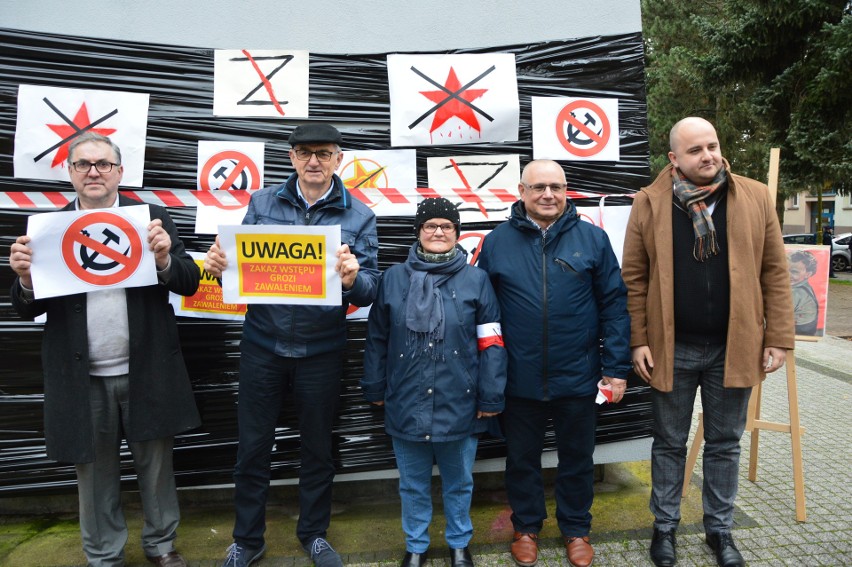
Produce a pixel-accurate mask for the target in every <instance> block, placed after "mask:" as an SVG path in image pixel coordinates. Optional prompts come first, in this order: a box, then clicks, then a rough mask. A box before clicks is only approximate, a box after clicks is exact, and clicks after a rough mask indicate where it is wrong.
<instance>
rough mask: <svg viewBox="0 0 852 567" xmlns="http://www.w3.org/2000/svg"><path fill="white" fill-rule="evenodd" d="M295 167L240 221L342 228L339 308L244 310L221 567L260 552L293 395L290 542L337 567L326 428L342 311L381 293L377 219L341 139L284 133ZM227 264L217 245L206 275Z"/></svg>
mask: <svg viewBox="0 0 852 567" xmlns="http://www.w3.org/2000/svg"><path fill="white" fill-rule="evenodd" d="M289 141H290V146H291V149H290V160H291V161H292V163H293V166H294V167H295V169H296V173H295V174H294V175H292V176H291V177H290V178H289V179H288V180H287V181H286V182H285V183H282V184H279V185H273V186H271V187H266V188H264V189H261V190H260V191H258V192H257V193H255V194H253V195H252V197H251V201H250V202H249V206H248V211H247V212H246V216H245V218H244V219H243V224H245V225H252V224H283V225H305V226H311V225H323V226H328V225H339V226H340V237H341V240H342V245H341V246H340V248H339V249H338V250H337V265H336V270H337V272H338V273H339V274H340V279H341V283H342V286H343V302H342V304H341V305H325V306H316V305H280V304H275V305H264V304H252V305H249V308H248V311H247V313H246V320H245V323H244V325H243V339H242V342H241V343H240V354H241V356H240V389H239V405H238V409H237V419H238V424H239V448H238V450H237V464H236V467H235V469H234V484H235V486H236V491H235V496H234V499H235V502H234V504H235V508H236V522H235V523H234V534H233V535H234V543H233V545H231V547H230V548H229V549H228V557H227V558H226V559H225V562H224V564H223V566H224V567H245V566H247V565H250V564H251V563H253V562H254V561H256V560H257V559H259V558H260V557H261V556H262V555H263V553H264V551H265V550H266V543H265V540H264V535H263V534H264V531H265V530H266V498H267V494H268V492H269V479H270V474H271V471H270V462H271V452H272V447H273V444H274V442H275V426H276V422H277V419H278V414H279V412H280V409H281V403H282V401H283V400H284V399H287V398H292V399H293V402H294V403H295V406H296V411H297V413H298V415H299V441H300V443H301V450H300V454H301V467H300V468H299V521H298V524H297V526H296V536H297V537H298V538H299V541H300V542H301V543H302V546H303V547H304V549H305V551H307V552H308V553H309V554H310V556H311V559H313V561H314V563H315V564H316V565H317V567H339V566H341V565H342V562H341V559H340V556H339V554H338V553H337V552H336V551H335V550H334V549H333V548H332V547H331V545H329V543H328V542H327V541H326V539H325V538H326V531H327V530H328V526H329V523H330V521H331V485H332V480H333V479H334V460H333V456H332V424H333V420H334V414H335V411H336V408H337V402H338V398H339V396H340V379H341V377H342V375H343V354H344V349H345V347H346V309H347V307H348V306H349V304H350V303H352V304H353V305H357V306H359V307H365V306H367V305H370V304H371V303H372V302H373V299H374V298H375V297H376V290H377V288H378V280H379V271H378V259H377V254H378V248H379V243H378V238H377V236H376V217H375V215H374V214H373V212H372V211H371V210H370V209H369V208H368V207H367V206H366V205H365V204H364V203H362V202H361V201H359V200H357V199H354V198H353V197H352V195H351V194H350V193H349V191H348V190H347V189H346V188H345V187H344V186H343V181H342V180H341V179H340V177H338V176H337V175H336V174H335V173H334V172H335V170H336V169H337V167H338V166H339V165H340V163H341V161H342V160H343V154H342V152H341V151H340V143H341V135H340V132H339V131H338V130H337V129H336V128H335V127H334V126H331V125H329V124H307V125H304V126H299V127H297V128H296V129H295V130H294V131H293V133H292V134H291V135H290V139H289ZM227 265H228V262H227V260H226V258H225V255H224V253H223V251H222V249H221V247H220V246H219V242H218V239H217V241H216V243H215V244H214V245H213V246H212V247H211V248H210V250H209V251H208V253H207V257H206V259H205V262H204V268H205V269H206V270H207V271H208V272H209V273H210V274H212V275H213V276H214V277H219V276H220V275H221V273H222V270H224V269H226V268H227Z"/></svg>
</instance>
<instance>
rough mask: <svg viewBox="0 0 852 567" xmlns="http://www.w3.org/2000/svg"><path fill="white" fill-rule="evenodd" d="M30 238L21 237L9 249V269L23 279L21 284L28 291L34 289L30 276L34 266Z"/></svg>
mask: <svg viewBox="0 0 852 567" xmlns="http://www.w3.org/2000/svg"><path fill="white" fill-rule="evenodd" d="M30 240H31V239H30V237H29V236H27V235H24V236H19V237H18V238H17V239H16V240H15V242H14V243H13V244H12V246H11V248H10V249H9V267H11V268H12V270H14V271H15V273H16V274H18V277H19V278H21V283H22V284H23V285H24V287H26V288H27V289H32V288H33V279H32V276H31V275H30V266H31V265H32V258H33V249H32V248H30V247H29V243H30Z"/></svg>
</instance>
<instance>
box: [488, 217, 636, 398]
mask: <svg viewBox="0 0 852 567" xmlns="http://www.w3.org/2000/svg"><path fill="white" fill-rule="evenodd" d="M479 267H481V268H482V269H484V270H485V271H486V272H488V274H489V276H490V277H491V283H492V284H493V285H494V290H495V291H496V293H497V297H498V299H499V301H500V310H501V314H502V324H503V325H502V327H503V339H504V341H505V344H506V349H507V351H508V353H509V375H508V384H507V387H506V395H508V396H514V397H520V398H528V399H534V400H550V399H557V398H563V397H579V396H592V395H595V393H596V392H597V382H598V380H600V379H601V376H602V375H603V376H609V377H612V378H623V379H626V378H627V374H628V372H629V371H630V317H629V315H628V313H627V289H626V288H625V286H624V282H623V281H622V279H621V270H620V269H619V266H618V259H617V258H616V257H615V253H614V252H613V251H612V247H611V246H610V243H609V238H608V237H607V235H606V233H605V232H604V231H603V230H602V229H600V228H598V227H596V226H594V225H592V224H590V223H587V222H585V221H581V220H580V219H579V217H578V216H577V209H576V208H575V207H574V205H573V203H571V201H570V200H569V201H568V204H567V208H566V210H565V214H563V215H562V217H560V218H559V220H557V221H556V222H555V223H554V224H553V225H552V226H551V227H550V229H549V230H548V231H547V236H546V237H543V236H542V233H541V230H540V229H539V228H538V226H537V225H535V224H534V223H532V222H531V221H530V220H529V219H528V218H527V215H526V210H525V208H524V206H523V202H522V201H518V202H517V203H515V204H514V205H513V207H512V215H511V217H510V219H509V220H508V221H506V222H504V223H503V224H501V225H500V226H498V227H497V228H496V229H494V230H493V231H492V232H491V233H490V234H488V236H486V237H485V241H484V242H483V245H482V251H481V252H480V255H479Z"/></svg>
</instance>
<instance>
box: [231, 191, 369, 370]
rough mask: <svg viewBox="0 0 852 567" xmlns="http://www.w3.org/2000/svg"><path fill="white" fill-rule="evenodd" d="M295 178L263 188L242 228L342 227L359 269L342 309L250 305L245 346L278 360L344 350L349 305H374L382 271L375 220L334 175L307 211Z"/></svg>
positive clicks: (246, 323)
mask: <svg viewBox="0 0 852 567" xmlns="http://www.w3.org/2000/svg"><path fill="white" fill-rule="evenodd" d="M296 177H297V176H296V174H293V175H291V176H290V178H289V179H288V180H287V181H286V182H285V183H283V184H279V185H273V186H271V187H265V188H263V189H261V190H260V191H258V192H257V193H255V194H253V195H252V196H251V200H250V201H249V206H248V211H247V212H246V216H245V218H244V219H243V224H246V225H248V224H279V225H322V226H329V225H340V239H341V241H342V243H343V244H348V245H349V250H350V251H351V252H352V253H353V254H355V256H356V257H357V258H358V263H359V264H360V265H361V267H360V269H359V270H358V277H356V278H355V284H354V285H353V286H352V289H350V290H348V291H347V290H344V291H343V303H342V304H341V305H334V306H328V305H278V304H275V305H272V304H259V303H254V304H251V305H249V308H248V311H247V312H246V319H245V323H244V324H243V340H244V341H249V342H252V343H255V344H257V345H259V346H261V347H263V348H265V349H266V350H268V351H270V352H274V353H275V354H277V355H279V356H287V357H295V358H302V357H307V356H314V355H317V354H323V353H326V352H332V351H342V350H343V348H344V347H345V346H346V309H347V307H348V306H349V304H350V303H352V304H353V305H357V306H359V307H365V306H367V305H370V303H372V302H373V299H374V298H375V296H376V290H377V288H378V281H379V270H378V260H377V254H378V250H379V239H378V237H377V236H376V216H375V215H374V214H373V212H372V211H371V210H370V209H369V208H368V207H367V206H366V205H365V204H364V203H362V202H361V201H359V200H357V199H353V198H352V195H351V194H350V193H349V191H347V190H346V188H345V187H344V186H343V182H342V181H341V180H340V178H339V177H338V176H337V175H335V176H334V180H333V188H332V191H331V194H330V195H329V196H328V198H327V199H326V200H325V201H322V202H320V203H315V204H314V206H313V207H311V209H310V210H309V211H308V210H306V207H305V203H304V202H303V201H302V200H301V199H299V198H298V196H297V193H296Z"/></svg>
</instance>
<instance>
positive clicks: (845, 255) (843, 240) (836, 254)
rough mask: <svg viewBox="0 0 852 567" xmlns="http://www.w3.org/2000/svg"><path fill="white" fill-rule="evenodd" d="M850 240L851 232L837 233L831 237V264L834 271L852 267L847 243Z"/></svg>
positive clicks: (842, 270) (851, 239) (851, 257)
mask: <svg viewBox="0 0 852 567" xmlns="http://www.w3.org/2000/svg"><path fill="white" fill-rule="evenodd" d="M850 241H852V232H844V233H843V234H838V235H837V236H835V237H834V238H833V239H832V242H833V243H834V244H833V246H834V247H833V248H832V251H831V266H832V267H833V268H834V271H835V272H845V271H846V270H848V269H850V268H852V253H850V252H849V243H850Z"/></svg>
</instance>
